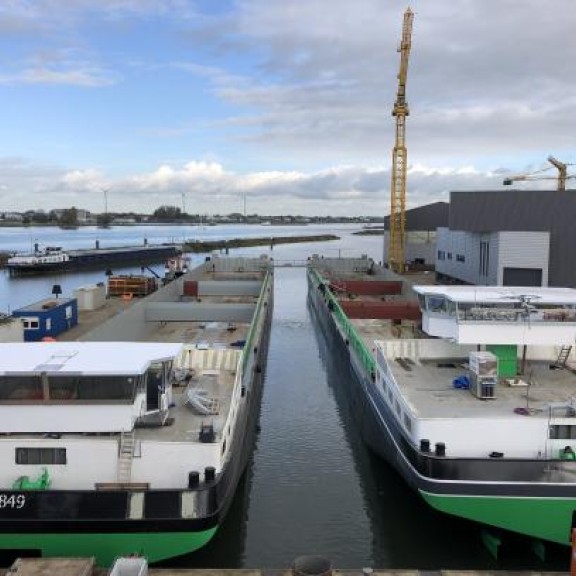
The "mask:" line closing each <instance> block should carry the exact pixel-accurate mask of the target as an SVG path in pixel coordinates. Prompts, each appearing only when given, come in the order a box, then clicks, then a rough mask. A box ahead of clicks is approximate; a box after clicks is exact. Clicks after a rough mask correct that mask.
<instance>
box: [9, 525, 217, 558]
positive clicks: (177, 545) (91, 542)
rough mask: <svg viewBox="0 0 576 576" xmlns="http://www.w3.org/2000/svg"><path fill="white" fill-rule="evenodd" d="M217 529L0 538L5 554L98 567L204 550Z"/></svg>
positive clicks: (10, 536) (19, 535) (34, 535)
mask: <svg viewBox="0 0 576 576" xmlns="http://www.w3.org/2000/svg"><path fill="white" fill-rule="evenodd" d="M217 529H218V527H214V528H210V529H209V530H203V531H202V532H156V533H148V532H144V533H123V534H110V533H105V534H0V548H2V549H5V550H26V549H30V550H40V551H41V553H42V556H47V557H50V556H94V557H95V558H96V563H97V564H98V565H99V566H110V565H111V564H112V563H113V562H114V559H115V558H118V557H119V556H127V555H129V554H138V555H142V556H144V557H146V559H147V560H148V561H149V562H158V561H159V560H165V559H166V558H171V557H174V556H181V555H182V554H187V553H188V552H193V551H194V550H197V549H198V548H201V547H202V546H204V545H205V544H206V543H207V542H208V541H209V540H210V539H211V538H212V537H213V536H214V534H215V533H216V530H217Z"/></svg>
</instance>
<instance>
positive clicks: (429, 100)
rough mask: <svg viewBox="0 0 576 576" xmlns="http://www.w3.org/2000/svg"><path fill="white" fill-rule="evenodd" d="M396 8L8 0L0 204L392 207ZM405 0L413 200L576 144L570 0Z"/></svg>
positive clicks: (343, 3) (295, 1) (392, 0)
mask: <svg viewBox="0 0 576 576" xmlns="http://www.w3.org/2000/svg"><path fill="white" fill-rule="evenodd" d="M406 7H407V4H405V3H404V2H400V1H398V0H388V1H386V2H384V1H383V0H356V1H355V2H349V0H290V1H283V2H280V1H274V0H238V1H226V2H224V1H222V2H221V1H219V0H210V1H209V0H204V1H198V2H195V1H191V0H35V1H33V0H26V1H25V0H4V2H2V5H0V54H2V58H0V92H1V94H2V98H1V101H2V104H3V105H2V107H1V108H0V126H2V135H3V138H2V139H1V140H0V211H5V210H26V209H31V208H42V209H51V208H62V207H69V206H72V205H74V206H76V207H79V208H86V209H88V210H92V211H95V212H99V211H102V210H103V205H104V200H103V192H102V190H103V189H107V190H109V192H108V207H109V210H111V211H129V210H134V211H139V212H152V211H153V210H154V209H155V208H157V207H158V206H160V205H162V204H171V205H178V206H179V205H181V202H182V195H183V194H184V195H185V198H186V207H187V209H188V211H189V212H194V213H196V212H200V213H228V212H233V211H241V210H242V204H243V198H244V196H246V198H247V206H248V211H249V212H258V213H260V214H282V213H292V214H296V213H298V214H331V215H341V214H342V215H344V214H358V215H362V214H375V213H380V214H386V213H388V211H389V209H388V203H389V184H390V165H391V150H392V147H393V144H394V142H393V139H394V122H393V119H392V117H391V115H390V112H391V109H392V103H393V101H394V95H395V90H396V74H397V70H398V64H399V55H398V53H397V52H396V46H397V44H398V41H399V39H400V34H401V26H402V16H403V12H404V10H405V9H406ZM412 9H413V10H414V11H415V18H414V30H413V43H412V53H411V57H410V68H409V77H408V89H407V96H408V102H409V104H410V108H411V116H410V117H409V118H408V121H407V146H408V159H409V165H410V173H409V182H408V200H407V203H408V206H417V205H422V204H425V203H427V202H432V201H436V200H446V199H447V198H448V193H449V191H450V190H455V189H458V190H462V189H502V174H506V173H518V174H521V173H526V172H530V171H532V170H537V169H540V168H542V167H545V166H546V165H547V162H546V158H547V156H548V155H549V154H553V155H554V156H556V157H557V158H559V159H560V160H562V161H564V162H576V146H575V142H574V124H575V121H574V118H575V117H576V115H575V113H576V91H575V81H574V80H573V71H572V60H573V58H572V56H573V55H574V54H575V53H576V35H574V34H573V30H574V26H575V24H576V8H575V7H574V5H573V2H571V0H551V1H550V2H541V1H539V0H465V1H460V2H453V1H451V0H416V1H415V2H413V3H412ZM550 176H551V177H553V176H554V170H551V171H550ZM521 185H524V186H530V187H540V188H543V189H546V188H551V187H553V186H554V180H553V179H551V180H548V181H546V180H541V181H536V182H531V183H524V184H518V186H521ZM504 190H505V189H504Z"/></svg>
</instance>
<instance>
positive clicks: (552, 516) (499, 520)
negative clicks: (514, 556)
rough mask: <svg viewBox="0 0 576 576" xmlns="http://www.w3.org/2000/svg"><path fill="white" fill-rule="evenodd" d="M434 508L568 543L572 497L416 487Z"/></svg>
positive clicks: (575, 505) (574, 503) (575, 502)
mask: <svg viewBox="0 0 576 576" xmlns="http://www.w3.org/2000/svg"><path fill="white" fill-rule="evenodd" d="M420 494H421V495H422V497H423V498H424V499H425V500H426V502H428V504H430V506H432V507H433V508H436V509H437V510H440V511H441V512H446V513H447V514H452V515H454V516H461V517H462V518H468V519H469V520H474V521H476V522H482V523H483V524H489V525H491V526H497V527H499V528H504V529H506V530H511V531H512V532H518V533H520V534H525V535H527V536H532V537H534V538H541V539H543V540H549V541H552V542H558V543H559V544H566V545H569V544H570V531H571V527H572V513H573V512H574V511H575V510H576V498H513V497H510V496H448V495H442V494H430V493H428V492H423V491H422V490H421V491H420Z"/></svg>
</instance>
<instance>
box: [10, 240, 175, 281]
mask: <svg viewBox="0 0 576 576" xmlns="http://www.w3.org/2000/svg"><path fill="white" fill-rule="evenodd" d="M177 254H178V250H177V248H176V247H175V246H149V247H133V248H125V249H103V250H78V251H73V252H71V253H70V259H69V260H65V261H61V262H38V263H17V264H11V263H10V262H8V263H7V264H6V268H7V269H8V271H9V273H10V275H11V276H20V275H27V274H48V273H51V272H77V271H80V270H88V269H92V270H95V269H99V268H105V267H108V266H121V265H129V264H146V263H154V262H164V261H165V260H167V259H168V258H172V257H174V256H176V255H177Z"/></svg>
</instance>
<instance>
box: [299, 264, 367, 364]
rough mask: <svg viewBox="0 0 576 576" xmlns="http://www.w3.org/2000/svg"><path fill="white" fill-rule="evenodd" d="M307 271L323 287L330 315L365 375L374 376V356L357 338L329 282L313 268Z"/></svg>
mask: <svg viewBox="0 0 576 576" xmlns="http://www.w3.org/2000/svg"><path fill="white" fill-rule="evenodd" d="M308 270H309V273H310V274H312V276H313V278H314V279H315V280H316V282H319V283H321V284H323V285H324V287H325V292H324V294H325V295H326V298H327V300H328V302H329V303H332V314H333V315H334V317H335V318H336V320H337V322H338V324H339V325H340V328H341V329H342V331H343V332H344V334H345V336H346V338H347V340H348V342H349V345H350V346H351V347H352V349H353V350H354V351H355V352H356V355H357V357H358V359H359V360H360V362H361V363H362V365H363V366H364V368H365V369H366V371H367V373H368V374H370V375H373V374H375V370H376V362H375V360H374V356H373V355H372V354H371V353H370V351H369V350H368V348H367V347H366V344H364V341H363V340H362V339H361V338H360V337H359V336H358V333H357V332H356V329H355V328H354V326H353V325H352V323H351V322H350V320H349V319H348V316H346V314H345V313H344V311H343V310H342V308H341V306H340V304H339V303H338V299H337V298H336V297H335V296H334V294H333V293H332V290H331V289H330V284H329V282H328V281H327V280H326V279H325V278H324V277H323V276H322V275H321V274H320V273H319V272H318V270H316V269H315V268H312V267H309V268H308Z"/></svg>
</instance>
